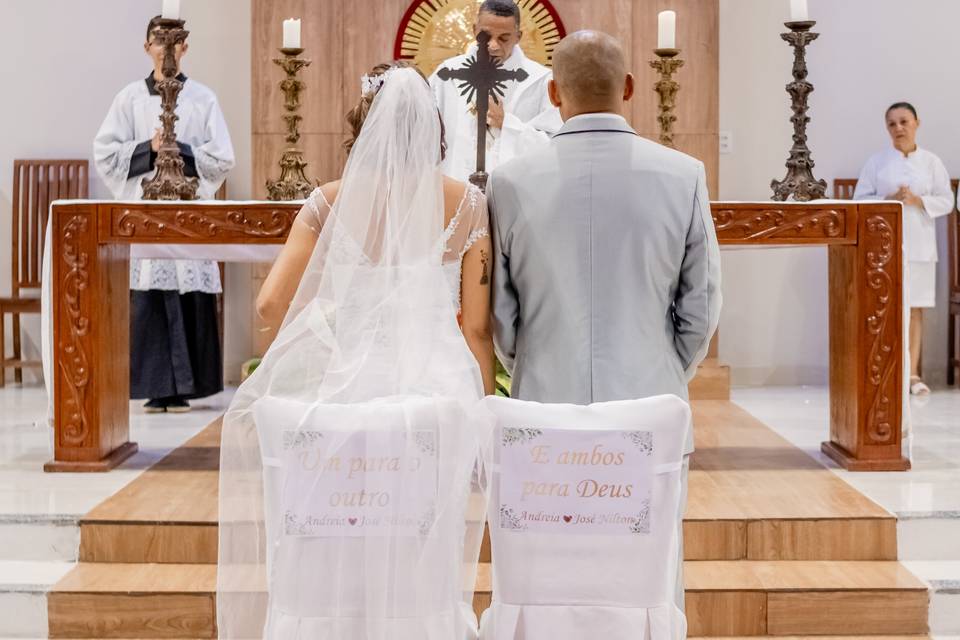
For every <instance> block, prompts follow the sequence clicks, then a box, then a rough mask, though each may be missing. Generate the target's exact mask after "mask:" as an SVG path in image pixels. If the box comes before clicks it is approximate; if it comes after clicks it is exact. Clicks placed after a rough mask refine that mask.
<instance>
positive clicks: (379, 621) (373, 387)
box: [217, 68, 487, 640]
mask: <svg viewBox="0 0 960 640" xmlns="http://www.w3.org/2000/svg"><path fill="white" fill-rule="evenodd" d="M378 81H379V82H382V85H381V86H380V87H379V91H378V93H377V95H376V98H375V99H374V101H373V103H372V105H371V108H370V110H369V113H368V115H367V118H366V120H365V122H364V124H363V127H362V129H361V131H360V134H359V136H358V138H357V140H356V143H355V144H354V145H353V148H352V149H351V151H350V156H349V159H348V161H347V165H346V169H345V170H344V174H343V179H342V181H341V185H340V188H339V191H338V195H337V197H336V200H335V202H334V203H333V206H332V208H331V210H330V213H329V215H328V216H327V219H326V221H325V223H324V225H323V228H322V230H321V232H320V235H319V238H318V240H317V244H316V248H315V249H314V251H313V254H312V256H311V258H310V261H309V265H308V266H307V269H306V272H305V274H304V276H303V279H302V281H301V282H300V285H299V288H298V290H297V293H296V295H295V297H294V300H293V303H292V305H291V307H290V310H289V312H288V314H287V316H286V319H285V320H284V323H283V326H282V328H281V330H280V332H279V334H278V336H277V338H276V340H275V341H274V343H273V344H272V345H271V347H270V349H269V350H268V352H267V353H266V355H265V356H264V358H263V361H262V363H261V364H260V366H259V367H258V368H257V369H256V371H255V372H254V373H253V375H252V376H251V377H250V378H249V379H248V380H247V381H246V382H244V383H243V384H242V385H241V386H240V388H239V390H238V391H237V394H236V396H235V398H234V400H233V402H232V403H231V405H230V408H229V410H228V411H227V414H226V415H225V417H224V421H223V436H222V441H221V462H220V500H219V505H220V514H219V520H220V532H219V544H220V546H219V567H218V569H219V570H218V583H217V609H218V613H217V615H218V630H219V637H221V638H252V637H284V638H295V637H304V638H307V637H330V638H340V637H343V638H351V640H353V639H354V638H356V639H358V640H360V639H362V640H387V639H388V638H389V639H390V640H394V638H398V637H411V638H414V637H416V638H418V639H419V638H428V637H444V640H446V636H445V634H450V633H454V634H456V635H457V636H458V637H462V635H460V634H461V632H462V631H464V630H465V626H464V625H465V624H466V623H465V622H463V621H462V620H453V619H452V618H451V616H450V611H449V607H447V604H450V602H447V600H451V599H452V600H455V601H456V602H455V603H454V604H455V606H456V607H462V608H464V609H466V608H468V605H469V602H470V601H471V599H472V592H473V579H474V576H473V575H472V573H471V572H472V571H473V570H475V567H474V566H473V565H474V564H475V561H476V556H477V552H478V548H479V542H480V538H481V535H480V534H481V533H482V524H483V522H482V518H480V519H479V521H477V519H474V518H468V519H467V520H468V522H464V521H463V520H464V519H463V517H462V513H463V512H464V511H465V510H466V505H467V503H468V502H471V500H472V501H473V507H474V509H473V510H474V511H476V510H478V509H482V508H483V507H482V505H481V504H479V502H478V501H477V500H476V495H474V496H471V495H470V492H471V486H472V487H473V489H472V491H473V492H474V494H476V493H477V491H478V487H477V484H478V481H477V480H476V476H479V477H481V478H482V476H483V473H482V472H481V473H477V472H476V471H475V467H474V462H475V460H476V459H477V457H478V450H479V448H480V446H481V439H482V438H483V437H485V436H484V435H483V434H486V433H487V431H486V429H485V426H484V425H485V424H486V423H485V421H484V420H483V419H479V418H477V417H476V416H477V414H476V407H475V405H474V404H473V403H475V402H476V401H477V400H478V399H480V398H481V397H482V396H483V390H482V382H481V379H480V373H479V369H478V367H477V364H476V361H475V360H474V358H473V356H472V355H471V353H470V351H469V350H468V348H467V346H466V344H465V341H464V339H463V336H462V334H461V333H460V331H459V328H458V326H457V323H456V310H455V308H454V302H453V299H452V296H451V294H450V291H449V286H448V284H447V281H446V279H445V277H444V274H443V270H442V258H443V254H444V251H445V250H446V241H447V238H446V234H445V225H444V199H443V178H442V175H441V173H440V170H439V162H440V154H441V123H440V119H439V115H438V112H437V108H436V104H435V102H434V97H433V94H432V92H431V91H430V88H429V86H428V85H427V83H426V82H425V80H424V79H423V77H422V76H421V75H420V74H419V73H417V71H415V70H414V69H410V68H394V69H391V70H389V71H387V72H386V73H385V74H384V75H383V76H380V77H379V78H378ZM369 90H377V87H376V86H374V87H372V88H369ZM411 399H413V400H411ZM418 399H419V400H418ZM417 401H422V402H421V404H423V406H424V407H427V409H425V412H421V414H422V415H417V411H419V409H417V407H419V406H420V405H418V404H417ZM361 406H363V407H366V409H364V410H366V411H372V412H373V413H368V414H366V415H369V416H374V414H376V415H377V416H380V417H376V416H374V417H371V418H370V419H369V420H367V421H366V422H364V420H363V419H357V418H356V416H357V414H358V407H361ZM370 407H373V409H370ZM391 407H399V408H398V409H397V413H396V415H398V416H404V417H405V422H404V420H403V419H400V420H399V421H400V422H401V426H400V427H399V431H400V432H405V435H406V436H410V437H409V438H408V441H409V442H410V443H411V444H410V447H411V449H410V450H409V451H406V452H401V454H400V457H401V458H403V457H405V456H409V457H411V459H412V456H413V454H414V453H416V452H414V451H413V447H415V446H419V447H423V446H424V442H423V440H422V439H420V435H419V434H420V433H421V432H422V429H427V431H429V433H430V434H432V435H429V438H434V439H435V440H430V441H429V442H427V445H428V446H435V448H436V451H437V453H436V455H437V460H438V462H437V465H438V470H437V484H438V486H437V488H436V491H437V498H436V501H435V504H434V505H433V510H432V511H431V512H430V513H429V514H426V515H425V516H424V520H423V521H421V522H420V524H419V531H420V533H419V534H418V535H417V536H412V537H411V536H403V535H393V534H396V533H397V531H391V530H387V531H384V530H383V529H382V528H381V529H380V530H379V533H378V534H377V535H376V536H368V537H362V536H361V537H357V536H356V535H350V533H349V532H348V533H342V534H341V533H337V532H336V531H335V530H334V531H333V532H331V530H325V531H324V532H323V533H322V534H318V535H315V536H313V537H310V536H306V537H303V536H301V537H296V536H290V535H289V534H290V531H289V530H288V529H285V528H284V527H285V521H284V517H285V516H286V517H287V518H289V517H290V516H289V512H288V513H287V514H282V513H280V512H278V510H277V509H278V506H277V505H278V502H279V498H278V496H280V495H281V494H282V493H283V492H284V491H287V490H288V489H289V482H288V481H287V480H286V479H285V478H286V476H285V475H284V474H285V471H284V470H283V468H282V462H281V461H280V460H279V457H280V456H281V455H283V452H282V451H281V449H282V448H283V447H281V446H280V445H278V444H277V443H280V442H286V443H289V442H291V441H297V442H302V440H296V438H295V437H294V438H293V440H291V435H290V434H291V432H293V434H294V436H297V435H302V433H301V434H298V432H302V431H307V430H314V431H315V430H317V429H318V427H317V424H321V427H322V428H323V429H328V432H327V434H326V436H325V437H328V438H330V437H332V438H333V442H334V444H333V445H331V446H332V447H333V451H336V450H337V447H343V448H342V451H347V449H348V448H349V447H348V440H349V437H350V434H354V433H356V432H357V431H361V430H364V429H368V428H371V426H370V425H374V427H373V428H376V425H378V424H380V422H383V420H384V419H383V415H388V414H389V415H393V414H390V411H391ZM411 407H413V409H411ZM430 407H432V408H430ZM437 407H440V408H439V409H438V408H437ZM337 412H339V413H337ZM384 412H386V413H384ZM361 413H362V412H361ZM330 416H339V417H337V418H336V419H335V420H333V419H332V418H331V417H330ZM411 416H412V417H411ZM331 420H333V422H331ZM324 421H326V422H324ZM378 421H380V422H378ZM387 422H390V420H387ZM334 423H335V424H334ZM390 428H391V429H394V431H396V429H397V427H396V425H393V426H391V427H390ZM418 429H420V431H418ZM330 433H335V434H339V435H335V436H330ZM402 435H404V433H402ZM414 436H416V437H414ZM338 438H339V439H338ZM284 446H285V445H284ZM349 446H355V445H349ZM265 470H266V471H265ZM471 476H475V477H474V481H473V482H471ZM318 482H319V481H318ZM404 482H407V481H406V480H404V476H401V477H399V478H398V480H397V485H396V487H395V490H396V492H399V493H402V492H404V491H412V490H413V489H412V488H411V487H407V486H405V485H404ZM481 493H482V491H481ZM298 499H299V498H298ZM479 512H480V513H482V511H479ZM457 513H459V514H461V515H460V516H459V517H458V516H457ZM394 515H399V514H398V513H394ZM451 540H453V541H454V545H455V547H456V550H457V552H462V558H463V560H462V561H461V557H458V558H456V561H455V562H454V563H453V564H450V563H447V564H444V563H445V562H446V561H445V560H443V558H445V557H446V556H448V555H451V554H450V553H449V551H450V549H452V548H453V547H451V546H450V545H451ZM358 575H359V577H358ZM268 591H269V595H267V592H268ZM278 594H280V595H278ZM448 594H449V597H448ZM445 607H447V608H445ZM418 616H419V617H420V618H424V619H429V620H428V622H426V623H423V622H422V621H421V622H414V623H411V622H409V621H407V622H403V623H397V622H396V621H397V620H400V619H404V618H410V619H416V618H417V617H418ZM398 624H399V626H397V625H398ZM404 625H406V626H404ZM410 625H413V626H410ZM417 625H420V626H419V627H418V626H417ZM424 625H426V626H424ZM449 637H450V638H453V637H454V636H453V635H450V636H449Z"/></svg>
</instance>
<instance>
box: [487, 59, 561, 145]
mask: <svg viewBox="0 0 960 640" xmlns="http://www.w3.org/2000/svg"><path fill="white" fill-rule="evenodd" d="M552 77H553V76H552V74H547V75H545V76H543V77H542V78H539V79H538V80H537V81H536V82H535V84H534V85H533V86H531V87H529V88H528V89H527V91H525V92H524V95H523V96H521V98H520V99H521V100H526V101H535V102H536V107H535V113H536V114H537V115H535V116H534V117H532V118H529V119H528V120H523V119H522V118H521V117H520V116H518V115H517V113H516V112H511V111H510V110H505V112H504V114H503V126H502V127H501V128H500V131H499V135H498V136H497V140H496V146H497V150H498V162H499V163H500V164H502V163H504V162H507V161H509V160H511V159H512V158H515V157H516V156H518V155H521V154H523V153H524V152H526V151H529V150H530V149H531V148H534V147H536V146H538V145H541V144H545V143H546V142H547V141H548V140H549V139H550V136H551V135H552V134H554V133H556V131H557V130H559V129H560V127H561V126H563V120H562V119H561V118H560V111H559V110H558V109H557V108H556V107H554V106H553V104H551V103H550V96H549V94H548V93H547V83H548V82H549V81H550V79H551V78H552Z"/></svg>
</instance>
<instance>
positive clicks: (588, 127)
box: [488, 114, 720, 449]
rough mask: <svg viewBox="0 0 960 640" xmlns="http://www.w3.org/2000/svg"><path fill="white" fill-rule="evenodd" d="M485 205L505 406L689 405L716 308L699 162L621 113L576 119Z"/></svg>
mask: <svg viewBox="0 0 960 640" xmlns="http://www.w3.org/2000/svg"><path fill="white" fill-rule="evenodd" d="M488 201H489V205H490V215H491V220H492V221H493V244H494V269H493V274H494V293H493V315H494V338H495V344H496V347H497V354H498V356H499V357H500V360H501V362H503V363H504V365H505V366H506V367H507V369H508V370H510V371H511V373H512V374H513V393H512V395H513V396H514V397H517V398H520V399H525V400H536V401H540V402H570V403H576V404H588V403H590V402H600V401H606V400H624V399H632V398H641V397H645V396H651V395H657V394H662V393H672V394H675V395H677V396H680V397H681V398H684V399H686V398H687V381H688V380H689V379H690V378H691V377H693V374H694V373H695V372H696V367H697V365H698V364H699V363H700V361H701V360H702V359H703V357H704V355H705V354H706V352H707V347H708V345H709V342H710V337H711V336H712V335H713V332H714V330H715V329H716V326H717V320H718V318H719V313H720V252H719V247H718V245H717V237H716V231H715V230H714V226H713V219H712V217H711V215H710V201H709V198H708V196H707V186H706V177H705V173H704V168H703V164H702V163H701V162H699V161H697V160H695V159H694V158H691V157H690V156H687V155H684V154H682V153H680V152H678V151H673V150H671V149H668V148H666V147H663V146H661V145H658V144H656V143H654V142H651V141H649V140H645V139H643V138H641V137H639V136H637V135H636V134H635V133H634V131H633V129H631V128H630V126H629V125H628V124H627V122H626V120H624V119H623V118H621V117H619V116H616V115H612V114H596V115H583V116H577V117H575V118H571V119H570V120H569V121H567V122H566V123H565V124H564V126H563V128H561V129H560V130H559V131H558V132H557V133H556V134H555V136H554V137H553V139H552V140H551V141H550V144H549V146H546V147H545V148H544V149H543V150H540V151H536V152H534V153H531V154H529V155H525V156H521V157H518V158H516V159H514V160H512V161H510V162H508V163H506V164H504V165H502V166H500V167H499V168H498V169H497V170H496V171H494V172H493V175H491V177H490V184H489V188H488ZM688 448H690V449H692V442H691V443H690V446H689V447H688Z"/></svg>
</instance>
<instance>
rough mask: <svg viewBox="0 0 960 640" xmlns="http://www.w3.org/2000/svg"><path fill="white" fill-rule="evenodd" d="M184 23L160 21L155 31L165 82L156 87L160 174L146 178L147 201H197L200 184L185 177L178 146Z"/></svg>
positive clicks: (144, 185) (185, 35)
mask: <svg viewBox="0 0 960 640" xmlns="http://www.w3.org/2000/svg"><path fill="white" fill-rule="evenodd" d="M184 24H185V22H184V21H183V20H161V21H160V23H159V25H158V26H157V28H156V29H155V30H154V38H155V39H156V40H158V41H159V42H160V43H161V44H162V45H163V67H162V71H163V80H161V81H160V82H158V83H157V91H159V92H160V96H161V107H162V111H161V113H160V122H161V123H162V124H163V130H162V132H161V134H160V149H159V150H158V151H157V161H156V165H157V172H156V174H154V176H153V177H152V178H144V179H143V182H142V183H141V184H142V186H143V199H144V200H195V199H196V197H197V188H198V187H199V186H200V181H199V180H198V179H197V178H188V177H186V176H185V175H184V174H183V158H181V157H180V147H179V145H177V134H176V131H175V129H174V125H175V124H176V122H177V120H178V117H177V96H179V95H180V90H181V89H183V83H182V82H180V81H179V80H177V59H176V56H175V55H174V54H175V50H176V46H177V45H178V44H182V43H183V42H184V41H185V40H186V39H187V36H188V35H189V34H190V32H189V31H187V30H186V29H184V28H183V26H184Z"/></svg>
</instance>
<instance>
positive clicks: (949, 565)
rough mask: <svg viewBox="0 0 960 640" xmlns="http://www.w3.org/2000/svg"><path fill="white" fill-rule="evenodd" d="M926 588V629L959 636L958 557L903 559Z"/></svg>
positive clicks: (959, 593) (936, 633) (935, 632)
mask: <svg viewBox="0 0 960 640" xmlns="http://www.w3.org/2000/svg"><path fill="white" fill-rule="evenodd" d="M904 565H905V566H906V567H907V568H908V569H910V571H911V572H913V574H914V575H915V576H917V577H918V578H920V579H921V580H922V581H923V582H924V583H926V584H927V585H928V587H929V588H930V633H932V634H934V635H937V636H940V635H943V636H960V561H958V560H950V561H944V560H921V561H909V562H904Z"/></svg>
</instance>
